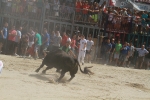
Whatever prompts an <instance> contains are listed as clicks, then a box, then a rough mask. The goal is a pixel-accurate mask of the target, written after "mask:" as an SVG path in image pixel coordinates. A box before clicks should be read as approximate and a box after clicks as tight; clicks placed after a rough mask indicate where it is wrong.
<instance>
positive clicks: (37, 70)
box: [35, 63, 44, 73]
mask: <svg viewBox="0 0 150 100" xmlns="http://www.w3.org/2000/svg"><path fill="white" fill-rule="evenodd" d="M43 66H44V64H43V63H42V64H41V65H40V67H39V68H38V69H36V70H35V72H37V73H38V72H39V71H40V69H41V68H42V67H43Z"/></svg>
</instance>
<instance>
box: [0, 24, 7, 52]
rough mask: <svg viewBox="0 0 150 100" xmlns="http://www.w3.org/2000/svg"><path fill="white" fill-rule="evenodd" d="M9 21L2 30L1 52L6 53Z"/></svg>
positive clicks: (0, 38)
mask: <svg viewBox="0 0 150 100" xmlns="http://www.w3.org/2000/svg"><path fill="white" fill-rule="evenodd" d="M7 27H8V23H7V22H5V24H4V27H3V29H2V30H1V31H0V53H4V54H5V53H6V41H7V35H8V33H7V32H8V31H7V30H8V29H7Z"/></svg>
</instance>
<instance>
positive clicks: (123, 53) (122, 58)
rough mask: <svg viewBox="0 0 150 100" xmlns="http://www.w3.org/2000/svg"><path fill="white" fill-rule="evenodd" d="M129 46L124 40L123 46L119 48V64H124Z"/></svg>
mask: <svg viewBox="0 0 150 100" xmlns="http://www.w3.org/2000/svg"><path fill="white" fill-rule="evenodd" d="M129 50H130V48H129V46H128V43H127V42H125V43H124V45H123V47H122V48H121V53H120V58H119V59H120V64H119V65H120V66H124V65H125V62H126V59H127V58H128V57H129Z"/></svg>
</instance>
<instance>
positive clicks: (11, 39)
mask: <svg viewBox="0 0 150 100" xmlns="http://www.w3.org/2000/svg"><path fill="white" fill-rule="evenodd" d="M16 35H17V31H16V30H15V26H13V27H12V28H11V30H10V31H9V34H8V49H7V53H8V54H11V55H13V53H14V48H15V47H14V46H15V37H16Z"/></svg>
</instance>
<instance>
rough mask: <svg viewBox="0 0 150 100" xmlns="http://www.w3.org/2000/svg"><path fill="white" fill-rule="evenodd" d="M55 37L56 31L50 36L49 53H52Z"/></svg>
mask: <svg viewBox="0 0 150 100" xmlns="http://www.w3.org/2000/svg"><path fill="white" fill-rule="evenodd" d="M54 37H55V31H52V33H51V34H50V45H49V51H52V49H53V44H54Z"/></svg>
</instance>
